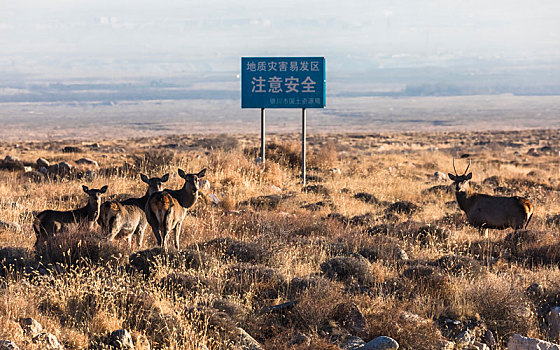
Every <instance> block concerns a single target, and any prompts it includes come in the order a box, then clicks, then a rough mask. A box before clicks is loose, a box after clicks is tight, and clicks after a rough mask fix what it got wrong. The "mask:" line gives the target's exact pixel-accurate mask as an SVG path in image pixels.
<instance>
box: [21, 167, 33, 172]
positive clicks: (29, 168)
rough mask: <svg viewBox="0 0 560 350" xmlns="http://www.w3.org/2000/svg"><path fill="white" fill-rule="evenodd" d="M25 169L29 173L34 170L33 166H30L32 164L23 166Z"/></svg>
mask: <svg viewBox="0 0 560 350" xmlns="http://www.w3.org/2000/svg"><path fill="white" fill-rule="evenodd" d="M23 171H24V172H26V173H29V172H32V171H33V168H32V167H30V166H24V167H23Z"/></svg>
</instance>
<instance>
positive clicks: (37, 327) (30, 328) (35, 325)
mask: <svg viewBox="0 0 560 350" xmlns="http://www.w3.org/2000/svg"><path fill="white" fill-rule="evenodd" d="M19 325H20V326H21V329H23V334H25V335H27V336H28V337H31V338H34V337H35V336H37V335H39V334H40V333H42V332H43V326H41V324H40V323H39V322H37V321H36V320H35V319H33V318H31V317H25V318H20V319H19Z"/></svg>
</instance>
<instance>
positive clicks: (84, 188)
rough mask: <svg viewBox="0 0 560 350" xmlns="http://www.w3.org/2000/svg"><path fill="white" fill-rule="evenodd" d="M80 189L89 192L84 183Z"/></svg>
mask: <svg viewBox="0 0 560 350" xmlns="http://www.w3.org/2000/svg"><path fill="white" fill-rule="evenodd" d="M82 190H84V192H85V193H88V192H89V188H88V187H87V186H86V185H82Z"/></svg>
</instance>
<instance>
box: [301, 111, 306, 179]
mask: <svg viewBox="0 0 560 350" xmlns="http://www.w3.org/2000/svg"><path fill="white" fill-rule="evenodd" d="M306 131H307V121H306V115H305V108H302V109H301V181H302V183H303V186H305V183H306V178H305V139H306Z"/></svg>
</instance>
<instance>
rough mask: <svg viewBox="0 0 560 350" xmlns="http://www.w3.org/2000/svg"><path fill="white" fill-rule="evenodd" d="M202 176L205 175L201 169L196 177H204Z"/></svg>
mask: <svg viewBox="0 0 560 350" xmlns="http://www.w3.org/2000/svg"><path fill="white" fill-rule="evenodd" d="M204 175H206V168H204V169H202V170H201V171H200V172H199V173H198V174H196V176H198V177H204Z"/></svg>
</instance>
